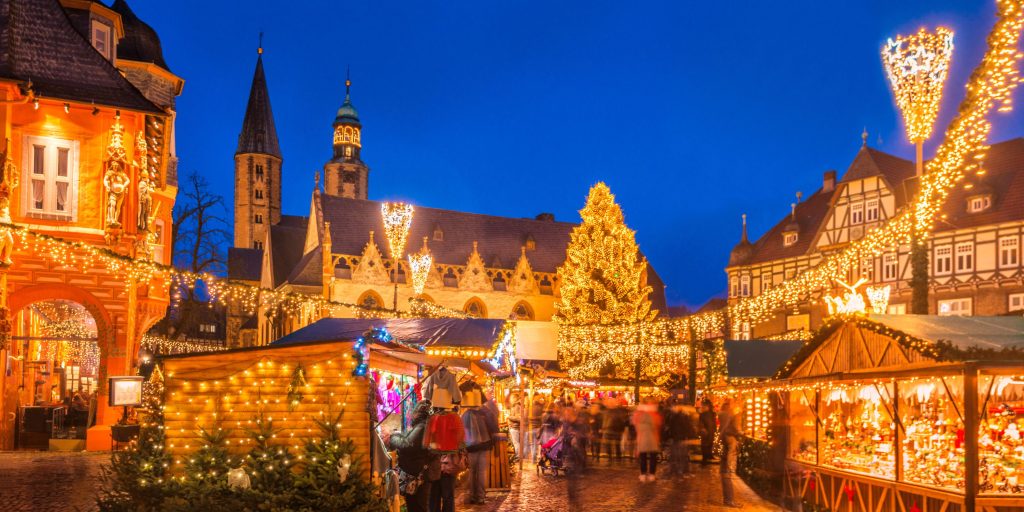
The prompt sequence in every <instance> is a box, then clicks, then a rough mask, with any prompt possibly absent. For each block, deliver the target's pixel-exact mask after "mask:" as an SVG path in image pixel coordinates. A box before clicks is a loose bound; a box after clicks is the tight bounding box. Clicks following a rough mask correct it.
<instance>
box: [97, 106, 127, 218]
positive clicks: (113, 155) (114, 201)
mask: <svg viewBox="0 0 1024 512" xmlns="http://www.w3.org/2000/svg"><path fill="white" fill-rule="evenodd" d="M126 160H127V159H126V153H125V150H124V128H123V127H122V126H121V119H120V117H116V118H114V126H112V127H111V128H110V144H109V145H108V146H107V165H106V172H105V173H104V174H103V187H104V188H105V189H106V191H107V212H106V213H107V228H108V229H110V228H114V229H117V228H120V227H121V208H122V207H123V206H124V196H125V194H127V193H128V185H130V184H131V182H132V180H131V178H129V177H128V173H127V172H125V167H126V166H127V165H126V163H127V162H126Z"/></svg>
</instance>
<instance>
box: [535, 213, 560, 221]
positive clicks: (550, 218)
mask: <svg viewBox="0 0 1024 512" xmlns="http://www.w3.org/2000/svg"><path fill="white" fill-rule="evenodd" d="M534 218H535V219H536V220H543V221H547V222H554V221H555V214H553V213H538V214H537V216H536V217H534Z"/></svg>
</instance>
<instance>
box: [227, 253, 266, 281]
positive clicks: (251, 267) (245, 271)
mask: <svg viewBox="0 0 1024 512" xmlns="http://www.w3.org/2000/svg"><path fill="white" fill-rule="evenodd" d="M262 268H263V251H262V250H261V249H250V248H248V247H228V279H237V280H241V281H259V280H260V274H261V273H262Z"/></svg>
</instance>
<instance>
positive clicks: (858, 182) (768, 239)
mask: <svg viewBox="0 0 1024 512" xmlns="http://www.w3.org/2000/svg"><path fill="white" fill-rule="evenodd" d="M979 175H980V177H979V178H974V179H973V181H972V179H968V180H967V181H965V182H964V184H963V185H962V186H960V187H958V188H957V189H956V190H955V191H954V192H953V193H952V194H950V196H949V198H948V199H947V200H946V204H945V205H944V207H943V210H942V219H941V220H940V221H939V222H938V223H937V224H936V226H935V231H934V232H932V233H931V235H930V236H929V238H928V242H927V252H928V260H929V261H928V269H929V270H928V274H929V313H930V314H937V315H1002V314H1008V313H1017V314H1020V313H1024V264H1022V254H1021V245H1022V244H1024V240H1022V238H1021V237H1022V235H1024V139H1019V138H1018V139H1012V140H1008V141H1005V142H1001V143H997V144H993V145H992V147H991V149H990V150H989V151H988V156H987V157H986V160H985V169H984V172H983V173H979ZM916 184H917V178H916V175H915V166H914V163H913V162H910V161H908V160H904V159H902V158H899V157H897V156H893V155H890V154H887V153H883V152H881V151H878V150H876V149H873V148H870V147H868V146H867V144H866V143H865V144H864V146H863V147H861V149H860V151H859V152H858V153H857V156H856V157H855V158H854V160H853V162H852V163H851V164H850V167H849V169H847V171H846V173H845V174H844V175H843V177H842V179H840V180H839V181H836V172H835V171H827V172H826V173H825V174H824V177H823V180H822V186H821V188H820V189H818V190H817V191H816V192H815V193H814V194H811V195H810V196H809V197H808V198H807V199H805V200H800V198H798V202H796V203H793V204H792V205H791V211H790V214H789V215H787V216H786V217H785V218H783V219H782V220H780V221H779V222H778V223H777V224H776V225H775V226H774V227H772V228H771V229H770V230H768V232H767V233H765V234H764V235H762V236H761V237H760V238H759V239H757V240H756V241H754V242H753V243H751V242H750V241H749V240H748V238H747V229H746V219H745V217H744V224H743V232H742V235H741V240H740V242H739V243H738V244H737V245H736V247H735V248H733V250H732V252H731V254H730V258H729V264H728V265H727V266H726V269H725V270H726V274H727V275H728V293H729V300H730V301H735V300H738V299H740V298H743V297H750V296H756V295H758V294H760V293H763V292H764V291H766V290H768V289H770V288H771V287H773V286H777V285H778V284H780V283H782V282H783V281H785V280H787V279H790V278H792V277H793V276H795V275H797V274H798V273H800V272H802V271H804V270H806V269H808V268H810V267H812V266H814V265H816V264H818V263H819V262H820V261H821V260H822V258H823V257H824V256H825V255H827V254H829V253H830V252H832V251H836V250H838V249H841V248H843V247H845V246H846V245H847V244H849V243H850V242H851V241H854V240H858V239H860V238H862V237H864V236H865V235H866V234H867V233H868V232H870V231H871V230H872V229H874V228H876V227H877V226H879V225H881V224H883V223H885V222H886V221H887V220H888V219H890V218H892V217H893V216H894V215H895V214H896V213H897V212H899V211H900V210H901V209H902V208H904V207H905V206H906V205H907V204H908V202H909V201H910V200H911V199H912V198H913V195H914V193H915V192H916ZM911 275H912V272H911V262H910V247H909V246H901V247H892V248H891V250H890V251H889V252H886V253H884V254H883V255H882V256H880V257H877V258H868V259H865V260H864V261H862V262H861V265H860V268H858V269H857V270H856V271H855V272H851V273H850V275H849V276H847V281H848V282H849V283H853V282H854V281H857V280H859V279H861V278H863V279H865V280H866V282H867V283H870V284H874V285H876V286H882V285H888V286H889V287H890V290H891V291H890V293H891V295H890V300H889V304H888V312H889V313H892V314H905V313H908V312H909V311H910V301H911V296H912V291H911V287H910V279H911ZM826 314H827V309H826V307H825V305H824V303H823V302H822V299H821V297H820V296H818V295H816V296H812V297H809V298H808V300H807V301H806V302H805V303H803V304H801V305H799V306H798V307H796V308H792V309H788V310H784V311H781V310H780V311H778V312H777V314H776V315H775V316H774V317H773V318H772V319H771V320H769V321H767V322H764V323H762V324H760V325H756V326H749V325H748V326H743V327H742V328H741V332H739V333H735V334H734V335H736V336H737V337H751V336H752V337H755V338H756V337H762V336H770V335H775V334H780V333H784V332H787V331H796V330H801V329H813V328H816V327H817V326H818V325H820V323H821V321H822V319H823V317H824V316H826Z"/></svg>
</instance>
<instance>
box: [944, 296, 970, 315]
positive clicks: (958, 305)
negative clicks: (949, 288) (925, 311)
mask: <svg viewBox="0 0 1024 512" xmlns="http://www.w3.org/2000/svg"><path fill="white" fill-rule="evenodd" d="M971 302H972V300H971V299H970V297H968V298H964V299H947V300H940V301H939V316H971Z"/></svg>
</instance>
